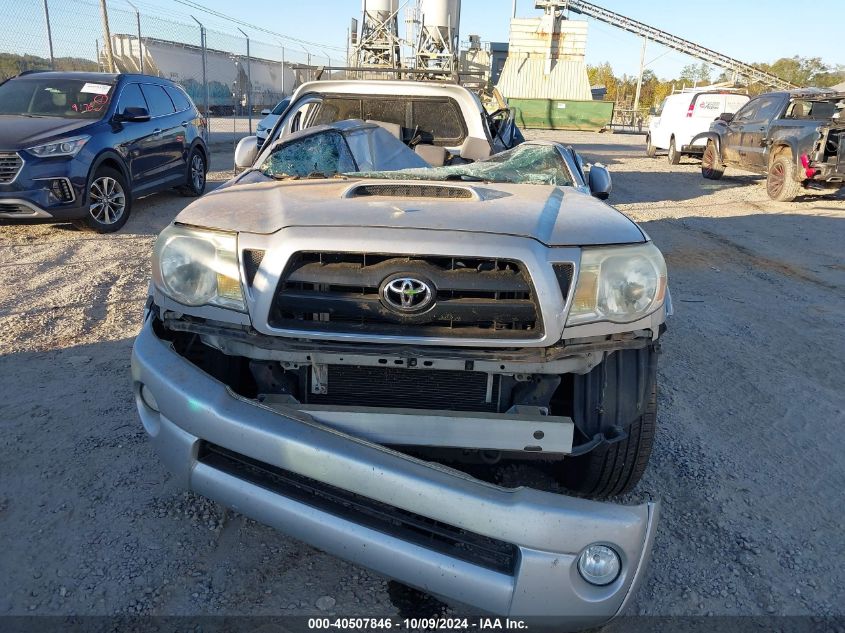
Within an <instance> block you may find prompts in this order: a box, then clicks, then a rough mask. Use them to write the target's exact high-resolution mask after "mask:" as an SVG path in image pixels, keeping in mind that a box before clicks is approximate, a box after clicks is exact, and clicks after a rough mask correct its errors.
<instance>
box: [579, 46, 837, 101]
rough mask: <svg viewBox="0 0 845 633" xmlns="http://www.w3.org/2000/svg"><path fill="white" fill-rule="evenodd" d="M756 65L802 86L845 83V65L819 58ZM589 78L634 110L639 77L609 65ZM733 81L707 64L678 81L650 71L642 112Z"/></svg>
mask: <svg viewBox="0 0 845 633" xmlns="http://www.w3.org/2000/svg"><path fill="white" fill-rule="evenodd" d="M753 66H755V67H757V68H759V69H760V70H763V71H766V72H769V73H771V74H773V75H777V76H778V77H780V78H781V79H785V80H786V81H788V82H790V83H792V84H795V85H796V86H802V87H811V86H812V87H816V88H828V87H830V86H834V85H836V84H839V83H842V82H843V81H845V65H843V64H837V65H835V66H828V65H826V64H825V63H824V62H822V60H821V58H819V57H798V56H795V57H783V58H781V59H779V60H777V61H776V62H774V63H772V64H767V63H757V64H753ZM587 75H588V76H589V78H590V85H591V86H604V87H605V88H606V89H607V92H606V94H605V97H604V98H605V100H606V101H614V102H616V103H617V104H618V107H621V108H631V107H633V103H634V96H635V93H636V89H637V76H636V75H624V74H623V75H622V76H621V77H618V76H616V75H615V74H614V73H613V68H612V67H611V65H610V64H609V63H608V62H605V63H603V64H599V65H597V66H587ZM731 81H732V76H731V75H730V74H729V73H726V72H722V73H720V74H716V72H715V69H714V68H713V67H712V66H710V65H709V64H707V63H701V64H690V65H688V66H684V67H683V69H682V70H681V73H680V74H679V75H678V77H676V78H674V79H659V78H658V77H657V75H655V74H654V72H653V71H651V70H646V71H645V72H643V81H642V88H641V90H640V110H644V111H647V110H648V109H649V108H652V107H656V106H657V105H658V104H660V102H661V101H663V99H664V98H665V97H666V96H667V95H669V94H671V93H672V90H673V89H674V90H680V89H681V88H689V87H692V86H705V85H709V84H712V83H723V82H731ZM739 87H743V88H746V89H747V90H748V93H749V94H750V95H758V94H761V93H764V92H768V91H770V90H771V89H770V88H769V87H767V86H765V85H763V84H759V83H748V84H739Z"/></svg>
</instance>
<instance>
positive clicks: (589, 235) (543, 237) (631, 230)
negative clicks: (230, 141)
mask: <svg viewBox="0 0 845 633" xmlns="http://www.w3.org/2000/svg"><path fill="white" fill-rule="evenodd" d="M261 178H263V176H262V177H261ZM254 179H255V175H253V174H247V175H246V177H245V178H242V181H241V183H239V184H227V185H225V186H223V187H221V188H220V189H218V190H216V191H214V192H212V193H210V194H208V195H206V196H204V197H203V198H201V199H200V200H198V201H196V202H194V203H193V204H191V205H190V206H189V207H187V208H186V209H185V210H184V211H182V213H180V214H179V215H178V216H177V217H176V222H179V223H182V224H188V225H191V226H198V227H205V228H211V229H218V230H223V231H233V232H237V231H240V232H246V233H257V234H269V233H275V232H276V231H279V230H280V229H284V228H288V227H301V226H313V227H343V226H349V227H374V228H375V227H378V228H396V229H424V230H436V231H465V232H469V233H492V234H496V235H515V236H519V237H527V238H532V239H535V240H538V241H539V242H542V243H543V244H546V245H547V246H582V245H599V244H631V243H636V242H643V241H645V237H644V235H643V233H642V231H640V229H639V227H638V226H637V225H636V224H634V222H632V221H631V220H629V219H628V218H627V217H625V216H624V215H622V214H621V213H620V212H618V211H616V210H615V209H614V208H612V207H610V206H608V205H606V204H604V203H603V202H601V201H599V200H597V199H596V198H594V197H592V196H590V195H588V194H586V193H583V192H581V191H579V190H578V189H575V188H572V187H557V186H554V185H527V184H487V183H478V184H476V183H472V184H468V183H455V182H420V181H407V180H405V181H391V180H371V179H334V178H333V179H327V180H290V181H259V182H251V183H249V184H242V183H243V180H254ZM385 185H387V186H389V187H390V189H387V190H385V189H381V188H380V186H385ZM364 186H367V187H368V190H369V192H372V191H373V190H376V191H377V192H378V193H379V194H383V193H385V192H388V193H391V195H373V194H372V193H369V194H368V195H361V193H362V192H361V190H360V188H361V187H364ZM420 187H422V188H423V190H424V189H425V188H426V187H439V188H441V190H440V191H439V193H440V195H443V193H444V192H443V190H442V188H448V190H449V192H450V193H452V194H453V195H462V196H464V197H460V198H457V197H436V198H435V197H430V196H428V195H419V194H420ZM409 190H410V191H409ZM402 192H407V193H411V192H412V195H411V196H409V195H407V193H406V195H402ZM431 193H435V192H431ZM397 194H398V195H397ZM414 194H416V195H414Z"/></svg>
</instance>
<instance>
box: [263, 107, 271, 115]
mask: <svg viewBox="0 0 845 633" xmlns="http://www.w3.org/2000/svg"><path fill="white" fill-rule="evenodd" d="M270 112H271V110H270V108H264V109H263V110H262V111H261V116H267V115H268V114H270Z"/></svg>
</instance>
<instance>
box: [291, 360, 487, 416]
mask: <svg viewBox="0 0 845 633" xmlns="http://www.w3.org/2000/svg"><path fill="white" fill-rule="evenodd" d="M307 373H308V375H309V381H310V372H307ZM487 376H488V374H486V373H483V372H477V371H451V370H435V369H405V368H396V367H355V366H351V365H330V366H329V367H328V381H327V387H328V389H327V391H328V393H326V394H314V393H311V385H310V383H309V384H308V385H307V389H303V390H302V393H303V394H304V396H305V399H306V402H307V403H308V404H333V405H339V406H347V405H348V406H356V407H398V408H403V409H448V410H451V411H489V412H497V411H499V409H500V405H499V401H500V392H501V376H499V375H491V377H492V379H493V380H492V383H490V384H489V385H488V377H487ZM488 387H489V389H490V393H489V396H490V398H489V400H490V402H487V399H488V398H487V395H488V393H487V392H488Z"/></svg>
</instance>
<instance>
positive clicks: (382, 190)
mask: <svg viewBox="0 0 845 633" xmlns="http://www.w3.org/2000/svg"><path fill="white" fill-rule="evenodd" d="M348 196H349V197H350V198H356V197H364V196H387V197H391V198H472V191H470V190H469V189H466V188H464V187H448V186H444V185H358V186H356V187H354V188H353V189H352V190H351V191H350V192H349V194H348Z"/></svg>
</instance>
